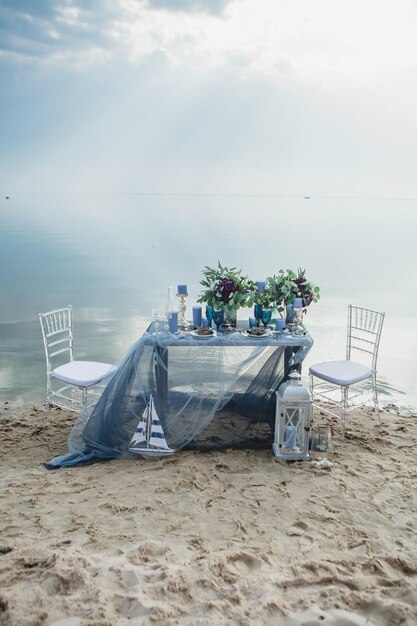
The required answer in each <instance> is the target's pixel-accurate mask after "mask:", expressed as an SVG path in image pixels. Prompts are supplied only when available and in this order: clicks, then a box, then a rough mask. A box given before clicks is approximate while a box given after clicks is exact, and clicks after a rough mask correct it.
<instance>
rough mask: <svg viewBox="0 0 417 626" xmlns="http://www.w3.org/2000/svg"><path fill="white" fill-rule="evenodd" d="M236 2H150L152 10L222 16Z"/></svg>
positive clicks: (189, 0) (204, 0) (199, 0)
mask: <svg viewBox="0 0 417 626" xmlns="http://www.w3.org/2000/svg"><path fill="white" fill-rule="evenodd" d="M233 1H234V0H210V1H209V2H207V0H148V6H149V7H151V8H152V9H165V10H167V11H190V12H201V13H212V14H215V15H216V14H220V13H222V12H223V11H224V9H225V8H226V7H227V5H229V4H231V3H232V2H233Z"/></svg>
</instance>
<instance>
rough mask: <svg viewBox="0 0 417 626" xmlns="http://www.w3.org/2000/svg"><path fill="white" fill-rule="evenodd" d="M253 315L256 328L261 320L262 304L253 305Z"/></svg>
mask: <svg viewBox="0 0 417 626" xmlns="http://www.w3.org/2000/svg"><path fill="white" fill-rule="evenodd" d="M253 314H254V316H255V319H256V321H257V326H259V325H260V322H261V319H262V304H255V306H254V308H253Z"/></svg>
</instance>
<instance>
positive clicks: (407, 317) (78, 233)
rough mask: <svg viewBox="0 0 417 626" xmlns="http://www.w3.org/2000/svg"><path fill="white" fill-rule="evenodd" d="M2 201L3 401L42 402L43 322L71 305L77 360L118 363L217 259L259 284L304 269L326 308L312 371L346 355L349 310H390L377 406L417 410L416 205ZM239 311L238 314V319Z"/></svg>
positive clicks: (14, 197) (316, 323)
mask: <svg viewBox="0 0 417 626" xmlns="http://www.w3.org/2000/svg"><path fill="white" fill-rule="evenodd" d="M9 195H10V198H9V199H6V198H5V196H4V195H3V196H2V198H1V199H0V260H1V265H0V267H1V270H0V272H1V273H0V288H1V305H0V347H1V353H0V393H1V395H2V400H3V401H19V402H22V403H25V404H27V403H30V404H37V403H39V402H40V401H42V399H43V394H44V388H45V362H44V353H43V345H42V339H41V331H40V325H39V319H38V313H39V312H43V311H48V310H50V309H53V308H59V307H61V306H64V305H67V304H72V305H73V307H74V318H75V335H76V348H77V349H76V356H77V358H86V357H88V358H90V359H97V360H109V361H114V362H115V361H118V360H120V359H121V358H122V357H123V355H124V353H125V352H126V351H127V349H128V348H129V346H130V345H131V344H132V343H133V342H134V341H135V340H136V339H137V338H138V336H140V334H141V333H142V332H143V330H144V329H145V328H146V326H147V324H148V322H149V320H150V315H151V309H152V308H153V307H156V306H162V307H163V305H164V302H165V298H166V292H167V287H168V285H171V284H172V285H177V284H178V283H187V285H188V290H189V298H188V301H187V306H188V307H189V308H188V310H190V309H191V306H192V305H193V304H195V302H196V299H197V297H198V294H199V292H200V285H199V281H200V278H201V271H202V269H203V268H204V266H206V265H209V266H211V265H214V264H216V263H217V260H220V261H221V262H222V263H223V264H224V265H227V266H234V267H238V268H242V269H243V271H244V273H245V274H248V275H249V276H250V277H251V278H253V279H254V280H263V279H264V278H265V277H266V276H268V275H271V274H273V273H275V272H277V271H278V270H279V269H280V268H283V269H287V268H292V269H294V270H296V269H297V268H298V267H301V268H306V275H307V277H308V278H309V279H310V280H311V281H313V282H314V283H315V284H317V285H319V286H320V288H321V300H320V302H319V303H317V304H313V305H312V306H311V307H310V310H309V311H308V314H307V316H306V319H305V323H306V325H307V326H308V328H309V330H310V332H311V334H312V336H313V338H314V340H315V345H314V347H313V349H312V351H311V352H310V355H309V357H308V360H307V361H306V363H305V365H308V364H309V363H312V362H316V361H321V360H325V359H328V358H343V357H344V350H345V331H346V312H347V305H348V304H349V303H352V304H356V305H358V306H364V307H368V308H372V309H374V310H378V311H385V313H386V319H385V326H384V329H383V334H382V340H381V347H380V358H379V368H378V369H379V382H380V385H381V391H382V393H383V395H382V396H381V400H382V403H383V404H384V403H389V402H394V403H396V404H399V405H403V406H413V407H417V364H416V354H417V329H416V325H415V311H416V307H417V289H416V287H415V276H416V274H417V249H416V245H415V235H416V233H417V228H416V227H417V210H416V208H417V207H416V204H417V201H416V200H415V199H410V200H407V199H355V198H322V197H321V198H315V197H312V198H303V197H280V196H269V195H265V196H262V195H253V196H248V195H244V196H243V195H242V196H240V195H187V194H183V195H182V194H172V195H170V194H114V195H109V194H82V195H81V194H76V193H74V194H58V193H56V194H55V193H51V194H9ZM243 316H244V315H242V317H243Z"/></svg>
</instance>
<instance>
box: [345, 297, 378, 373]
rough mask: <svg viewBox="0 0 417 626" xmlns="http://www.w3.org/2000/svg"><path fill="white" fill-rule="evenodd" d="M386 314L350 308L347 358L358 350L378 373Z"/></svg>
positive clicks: (355, 307)
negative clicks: (377, 366) (366, 357)
mask: <svg viewBox="0 0 417 626" xmlns="http://www.w3.org/2000/svg"><path fill="white" fill-rule="evenodd" d="M384 317H385V313H378V312H377V311H372V310H371V309H363V308H360V307H357V306H352V305H351V304H349V306H348V324H347V344H346V358H347V359H351V358H352V352H353V351H354V350H358V351H359V352H361V353H362V354H366V355H368V359H370V361H371V367H372V369H373V370H375V371H376V362H377V359H378V348H379V341H380V338H381V331H382V325H383V323H384Z"/></svg>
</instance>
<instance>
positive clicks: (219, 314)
mask: <svg viewBox="0 0 417 626" xmlns="http://www.w3.org/2000/svg"><path fill="white" fill-rule="evenodd" d="M223 321H224V311H223V310H221V311H213V322H214V323H215V324H216V328H217V331H219V330H220V325H221V323H222V322H223Z"/></svg>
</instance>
